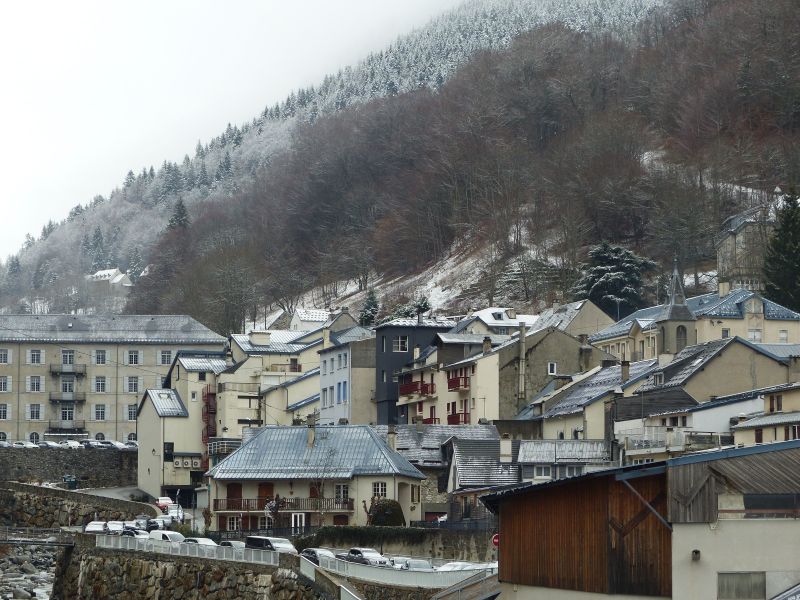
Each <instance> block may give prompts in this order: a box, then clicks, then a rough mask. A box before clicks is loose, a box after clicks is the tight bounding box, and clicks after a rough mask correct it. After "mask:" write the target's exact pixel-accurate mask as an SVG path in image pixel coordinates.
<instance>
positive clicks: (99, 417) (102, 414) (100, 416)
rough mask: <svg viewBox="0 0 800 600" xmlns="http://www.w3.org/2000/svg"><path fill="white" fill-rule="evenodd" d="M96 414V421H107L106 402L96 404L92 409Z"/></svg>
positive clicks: (94, 414)
mask: <svg viewBox="0 0 800 600" xmlns="http://www.w3.org/2000/svg"><path fill="white" fill-rule="evenodd" d="M92 414H93V416H94V419H93V420H94V421H105V420H106V405H105V404H95V405H94V410H93V411H92Z"/></svg>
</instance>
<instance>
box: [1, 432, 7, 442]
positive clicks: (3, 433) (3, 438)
mask: <svg viewBox="0 0 800 600" xmlns="http://www.w3.org/2000/svg"><path fill="white" fill-rule="evenodd" d="M7 439H8V435H6V432H5V431H0V440H3V441H6V440H7Z"/></svg>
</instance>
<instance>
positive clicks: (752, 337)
mask: <svg viewBox="0 0 800 600" xmlns="http://www.w3.org/2000/svg"><path fill="white" fill-rule="evenodd" d="M747 339H748V340H749V341H751V342H756V343H758V342H760V341H761V330H760V329H748V330H747Z"/></svg>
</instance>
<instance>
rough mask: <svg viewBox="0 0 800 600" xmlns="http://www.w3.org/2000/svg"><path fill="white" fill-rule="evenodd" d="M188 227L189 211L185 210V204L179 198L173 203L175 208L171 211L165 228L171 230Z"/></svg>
mask: <svg viewBox="0 0 800 600" xmlns="http://www.w3.org/2000/svg"><path fill="white" fill-rule="evenodd" d="M187 227H189V213H188V212H187V210H186V205H185V204H184V203H183V200H181V199H180V198H179V199H178V201H177V202H176V203H175V210H173V211H172V216H171V217H170V218H169V223H167V229H168V230H170V231H172V230H175V229H186V228H187Z"/></svg>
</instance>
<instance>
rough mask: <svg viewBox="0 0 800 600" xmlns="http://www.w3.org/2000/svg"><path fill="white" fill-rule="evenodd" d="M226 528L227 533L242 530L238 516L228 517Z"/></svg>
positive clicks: (240, 519)
mask: <svg viewBox="0 0 800 600" xmlns="http://www.w3.org/2000/svg"><path fill="white" fill-rule="evenodd" d="M227 526H228V527H227V529H228V531H238V530H239V529H241V528H242V518H241V517H240V516H239V515H231V516H229V517H228V523H227Z"/></svg>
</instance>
